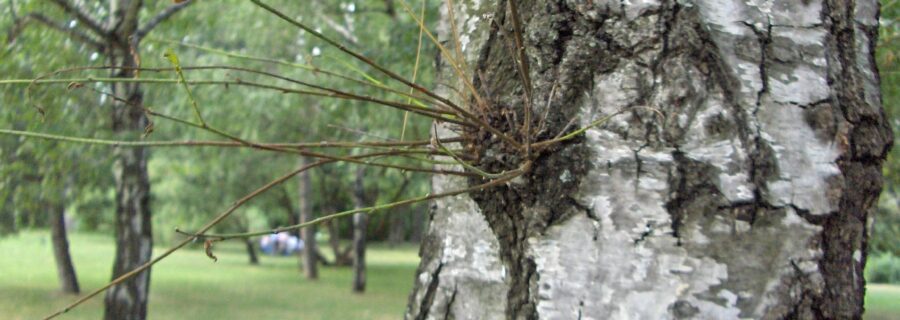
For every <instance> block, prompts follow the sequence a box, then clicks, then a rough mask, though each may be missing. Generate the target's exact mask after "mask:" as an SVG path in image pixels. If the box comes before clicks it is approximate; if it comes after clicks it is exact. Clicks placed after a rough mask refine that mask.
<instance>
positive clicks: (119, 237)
mask: <svg viewBox="0 0 900 320" xmlns="http://www.w3.org/2000/svg"><path fill="white" fill-rule="evenodd" d="M141 5H142V3H141V1H140V0H116V1H112V2H110V12H111V14H110V17H111V19H110V21H109V24H108V25H109V28H110V29H111V30H113V32H112V34H113V35H114V36H112V37H111V38H110V40H109V43H108V44H107V47H108V48H109V49H108V50H109V54H108V56H107V58H108V59H109V62H110V63H109V65H113V66H120V67H124V68H134V67H137V66H138V62H137V61H136V58H137V56H136V54H137V50H138V48H137V47H136V46H137V43H136V42H134V43H132V39H133V38H132V37H133V36H134V34H135V31H136V30H137V26H138V12H139V11H140V7H141ZM113 76H114V77H121V78H132V77H134V70H133V69H119V70H114V71H113ZM111 89H112V94H114V95H115V96H116V97H119V98H121V99H124V101H118V100H114V101H113V102H112V104H113V116H112V125H113V131H114V132H116V133H117V134H118V135H120V136H123V140H136V139H137V138H138V137H139V136H140V134H141V133H142V132H144V129H145V127H147V125H148V124H149V120H148V119H147V117H146V115H145V114H144V111H143V110H142V107H143V93H142V92H141V89H140V86H139V85H138V84H128V83H118V84H112V88H111ZM115 156H116V162H115V165H114V168H113V174H114V175H115V181H116V227H115V228H116V255H115V261H114V262H113V274H112V278H117V277H119V276H121V275H123V274H125V273H127V272H129V271H131V270H133V269H135V268H137V267H139V266H140V265H142V264H144V263H146V262H148V261H149V260H150V258H151V255H152V250H153V234H152V230H151V226H150V223H151V219H150V180H149V178H148V176H147V158H148V152H147V151H146V150H145V149H144V148H117V149H116V150H115ZM149 290H150V269H147V270H146V271H144V272H142V273H140V274H139V275H137V276H135V277H133V278H131V279H129V280H127V281H125V282H123V283H121V284H118V285H116V286H113V287H112V288H110V289H109V290H108V291H107V292H106V299H105V302H106V309H105V314H104V318H105V319H110V320H112V319H119V320H121V319H145V318H146V317H147V297H148V293H149Z"/></svg>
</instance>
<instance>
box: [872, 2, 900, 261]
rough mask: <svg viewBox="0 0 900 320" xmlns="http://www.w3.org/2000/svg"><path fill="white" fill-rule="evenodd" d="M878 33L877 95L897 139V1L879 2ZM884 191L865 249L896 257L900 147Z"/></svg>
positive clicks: (899, 33) (899, 40) (899, 242)
mask: <svg viewBox="0 0 900 320" xmlns="http://www.w3.org/2000/svg"><path fill="white" fill-rule="evenodd" d="M881 6H882V7H881V30H880V33H879V39H878V40H879V41H878V48H877V50H876V58H877V61H878V68H879V70H880V74H881V94H882V97H883V105H884V109H885V112H887V116H888V119H890V121H891V127H893V128H894V136H900V135H898V134H900V61H898V59H900V24H898V21H897V19H898V17H900V1H897V0H882V1H881ZM884 176H885V184H884V185H885V188H884V192H882V193H881V200H880V202H879V210H878V211H877V214H876V217H875V225H874V226H873V230H872V234H871V237H870V238H869V249H870V250H871V251H872V252H874V253H876V254H880V253H892V254H893V255H897V256H900V211H898V207H897V203H898V201H900V194H898V192H900V148H897V147H894V148H893V149H892V150H891V153H890V154H889V155H888V161H887V162H886V163H885V164H884Z"/></svg>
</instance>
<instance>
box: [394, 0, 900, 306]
mask: <svg viewBox="0 0 900 320" xmlns="http://www.w3.org/2000/svg"><path fill="white" fill-rule="evenodd" d="M518 3H519V7H520V10H521V11H522V19H523V21H524V28H525V31H524V36H525V43H526V47H527V53H528V57H529V59H530V62H531V78H532V79H534V83H535V94H534V99H533V101H532V105H533V106H535V107H534V114H536V115H541V114H543V113H544V111H545V109H544V108H545V106H546V107H549V108H550V110H549V111H548V113H547V114H548V115H549V119H548V125H549V128H550V130H549V131H551V132H553V133H555V132H556V131H558V130H561V129H562V128H563V126H564V125H565V124H566V123H567V122H568V120H569V119H571V118H572V117H575V118H576V119H578V123H579V124H580V125H581V126H585V125H587V124H589V123H590V122H592V121H593V120H594V119H598V118H600V117H602V116H604V115H608V114H612V113H614V112H617V111H619V110H623V109H624V110H628V111H627V112H625V113H623V114H621V115H619V116H616V117H614V118H613V119H612V120H611V121H609V122H608V123H605V124H604V125H602V126H599V127H596V128H592V129H590V130H588V131H587V133H586V134H585V136H584V138H582V139H580V140H579V141H578V142H576V143H570V144H567V145H565V146H563V147H561V148H559V149H558V150H554V152H552V153H550V154H547V155H543V156H542V157H541V158H539V159H538V161H536V163H535V169H534V170H533V172H532V173H530V174H529V175H528V176H527V177H525V178H524V179H523V180H522V181H519V182H517V183H513V184H510V185H509V186H507V187H505V189H506V191H497V192H488V193H486V194H482V195H461V196H456V197H452V198H445V199H440V200H438V201H436V202H435V204H434V211H433V213H432V216H431V221H430V226H429V229H428V234H427V236H426V238H425V240H424V244H423V247H422V251H421V255H422V258H423V259H422V263H421V265H420V267H419V271H418V274H417V276H416V285H415V289H414V292H413V293H412V294H411V296H410V303H409V306H408V309H407V313H406V317H407V318H409V319H447V318H456V319H507V318H528V319H739V318H760V319H781V318H800V319H833V318H840V319H848V318H849V319H852V318H859V317H860V316H861V314H862V297H863V286H864V280H863V279H862V268H863V265H864V260H865V252H866V251H865V242H866V237H867V225H866V224H867V221H868V220H869V219H870V217H871V215H870V213H871V210H872V206H873V204H874V201H875V200H876V199H877V196H878V192H879V191H880V189H881V176H880V168H881V163H882V161H883V159H884V157H885V155H886V150H887V149H888V148H889V146H890V144H891V141H892V137H891V133H890V129H889V127H888V125H887V123H886V121H885V119H884V113H883V110H882V107H881V101H880V99H881V98H880V92H879V89H878V81H879V80H878V76H877V70H876V67H875V63H874V58H873V52H872V51H871V50H872V49H873V48H874V43H875V39H874V37H875V35H876V34H877V11H878V8H877V5H878V4H877V2H876V1H874V0H866V1H862V0H860V1H827V0H804V1H799V0H794V1H790V0H777V1H763V0H749V1H739V0H690V1H689V0H682V1H658V0H639V1H604V0H594V1H577V0H567V1H547V0H534V1H520V2H518ZM506 6H507V3H506V2H505V1H496V2H491V1H479V0H466V1H459V3H457V4H456V7H455V10H454V15H455V17H456V19H457V20H456V26H457V27H458V29H459V30H458V31H459V32H460V34H461V35H462V36H461V39H460V40H461V41H460V42H461V44H462V49H463V52H464V54H465V55H466V60H467V61H468V64H469V65H470V66H472V67H473V68H477V69H478V70H479V72H481V73H482V74H484V76H483V78H482V79H478V80H477V82H478V84H479V86H480V89H481V90H482V91H483V93H484V94H485V95H486V96H488V97H489V100H490V101H492V102H493V103H495V104H494V105H492V106H496V107H498V108H502V107H503V106H507V107H509V108H512V109H515V108H521V105H522V104H521V92H522V87H521V84H520V82H519V81H518V79H519V78H518V76H516V74H515V69H514V68H510V66H513V65H512V64H511V62H509V61H513V57H512V54H511V52H509V50H504V49H503V48H512V46H513V45H512V39H511V35H510V33H511V28H510V27H509V23H508V22H507V20H509V19H508V17H509V12H508V10H507V9H506V8H507V7H506ZM442 10H443V17H444V21H443V22H442V25H441V28H442V34H443V37H444V39H446V40H447V43H450V44H451V45H452V42H453V40H452V39H451V37H450V36H449V34H450V33H449V31H448V30H449V28H450V24H449V23H448V22H447V21H446V19H447V17H448V14H447V8H446V7H445V8H443V9H442ZM501 33H505V34H506V36H503V35H500V34H501ZM504 41H505V43H504ZM501 51H503V52H501ZM503 57H506V58H505V59H507V61H502V60H503V59H504V58H503ZM442 70H443V72H444V76H445V77H447V78H450V71H449V70H450V68H449V67H447V66H446V64H445V65H443V66H442ZM447 82H451V81H450V80H448V81H447ZM554 88H555V89H554ZM460 90H464V89H463V88H462V87H460ZM517 102H518V103H517ZM554 130H556V131H554ZM443 134H449V132H447V131H444V133H443ZM486 154H488V156H492V155H491V154H490V153H486ZM433 184H434V189H435V190H434V192H435V193H439V192H442V191H445V190H451V189H458V188H463V187H466V186H468V185H469V182H468V181H465V179H460V178H451V177H436V178H434V180H433ZM498 208H499V209H498ZM504 248H505V249H504Z"/></svg>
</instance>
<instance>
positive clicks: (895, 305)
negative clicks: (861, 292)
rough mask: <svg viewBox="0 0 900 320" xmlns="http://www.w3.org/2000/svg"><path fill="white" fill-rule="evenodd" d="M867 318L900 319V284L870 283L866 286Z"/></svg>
mask: <svg viewBox="0 0 900 320" xmlns="http://www.w3.org/2000/svg"><path fill="white" fill-rule="evenodd" d="M864 318H865V319H866V320H897V319H900V286H897V285H887V284H869V285H868V286H866V314H865V317H864Z"/></svg>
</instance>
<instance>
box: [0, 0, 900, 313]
mask: <svg viewBox="0 0 900 320" xmlns="http://www.w3.org/2000/svg"><path fill="white" fill-rule="evenodd" d="M198 2H199V3H197V4H195V5H194V6H193V7H192V8H190V9H188V10H186V11H184V12H183V13H182V14H181V15H179V16H176V17H173V18H172V19H171V20H169V21H166V22H165V23H164V24H161V25H160V26H159V27H158V29H157V30H155V31H154V32H153V35H152V37H150V38H148V39H146V40H145V41H144V43H143V44H142V47H141V55H142V58H143V64H144V66H146V67H154V66H156V67H167V66H170V65H169V62H168V61H167V60H166V59H165V58H164V57H163V54H164V53H165V52H166V51H167V50H170V49H171V50H173V51H174V52H176V53H177V54H178V56H179V58H180V60H181V61H182V63H184V64H190V65H224V64H228V65H241V66H247V67H253V68H261V69H266V68H272V69H274V70H279V71H280V72H284V73H286V74H289V75H291V76H294V77H297V78H302V79H309V80H313V81H316V82H317V83H324V84H328V85H329V86H333V87H338V86H341V85H347V84H345V83H342V82H340V79H338V80H334V79H332V78H327V77H323V76H322V75H320V74H317V73H316V72H310V71H309V70H305V69H302V68H294V67H293V66H290V65H277V66H273V65H272V63H271V62H266V61H256V60H251V59H246V58H247V57H250V56H255V57H265V58H267V59H275V60H278V61H281V62H287V63H291V64H296V65H312V66H315V67H317V68H322V69H333V70H341V71H342V72H344V73H357V74H361V75H362V76H366V75H367V74H366V70H363V69H360V68H361V67H360V66H358V65H356V64H354V63H353V62H352V61H349V60H346V58H344V57H341V56H340V55H339V54H338V52H337V51H336V50H335V49H334V48H331V47H328V46H327V45H325V44H324V43H322V42H321V41H318V40H315V39H313V38H311V37H308V36H304V35H303V34H302V33H298V32H297V31H296V30H295V29H291V28H286V27H285V26H284V24H283V22H281V21H277V20H274V19H271V17H270V16H268V15H267V14H265V13H263V12H260V10H258V9H255V8H254V7H253V6H252V5H250V4H248V3H247V2H244V1H227V2H225V3H218V2H212V1H208V2H204V1H198ZM273 2H275V3H279V4H280V5H282V7H291V4H295V3H294V2H292V1H281V2H278V1H273ZM898 2H900V1H898V0H882V16H881V23H882V28H881V32H880V39H879V46H878V50H877V58H878V63H879V67H880V70H881V81H882V83H881V84H882V94H883V97H884V107H885V109H886V111H887V112H888V114H889V117H890V118H891V119H892V120H891V123H892V125H893V127H894V128H895V134H896V133H897V132H898V131H897V129H900V120H898V119H897V116H898V112H900V51H898V49H900V25H898V23H897V17H898V14H900V3H898ZM98 3H100V2H98ZM387 3H390V1H374V0H370V1H359V2H342V1H310V3H309V4H308V5H306V7H305V8H304V10H293V11H295V12H296V13H297V14H298V15H299V16H298V18H299V19H301V20H302V21H304V22H307V23H310V24H312V25H315V26H321V28H322V29H324V30H326V31H328V32H331V33H334V34H336V35H338V36H339V37H342V39H343V40H345V41H347V42H349V43H352V44H353V46H354V48H356V49H359V50H361V51H363V52H364V53H365V54H366V55H368V56H371V57H374V58H375V59H377V61H379V62H380V63H383V64H384V65H386V66H388V67H390V68H391V69H392V70H395V71H397V72H398V73H401V74H412V73H413V71H414V70H417V73H418V76H419V77H420V79H421V81H420V83H428V84H431V85H435V84H434V83H433V82H432V81H431V79H433V74H432V65H433V63H434V59H435V56H436V53H435V49H434V48H433V47H432V46H427V45H426V46H423V47H422V51H421V52H419V53H418V54H417V51H418V39H417V35H418V26H417V25H416V23H415V22H414V21H413V20H412V19H411V18H410V17H409V16H407V15H405V14H404V13H403V12H399V11H401V10H399V9H398V8H393V9H391V8H389V7H387V6H386V4H387ZM424 3H426V4H427V5H426V11H425V12H426V13H427V14H426V17H427V21H430V23H429V25H430V26H433V25H435V23H436V21H437V15H438V9H437V8H438V6H439V1H427V2H424ZM169 4H170V3H169V2H168V1H157V2H147V4H146V6H147V7H148V8H147V9H146V10H144V11H145V13H144V14H146V15H148V16H149V15H152V13H153V12H154V11H159V10H162V9H163V8H165V7H166V6H168V5H169ZM96 9H97V10H102V8H101V7H99V5H98V7H97V8H96ZM391 10H394V11H391ZM26 12H41V13H43V14H45V15H46V16H48V17H51V18H54V19H61V20H62V21H69V25H68V26H64V27H68V28H75V26H76V25H77V22H76V21H74V20H71V19H69V20H65V18H64V17H65V14H64V13H63V12H61V11H60V10H59V9H58V8H56V7H55V6H52V5H48V4H47V3H46V1H25V0H19V1H4V2H3V3H0V29H3V30H6V31H7V32H6V37H0V38H3V39H4V42H3V44H2V46H3V48H2V49H0V50H2V51H0V74H2V75H3V76H2V77H3V78H6V79H33V78H35V77H37V76H39V75H42V74H46V73H49V72H52V71H55V70H60V69H63V68H67V67H72V66H98V65H103V64H104V61H103V59H102V58H98V54H97V53H96V52H93V51H92V50H91V47H90V46H85V45H83V44H81V43H79V42H77V41H73V40H71V39H70V37H69V35H67V34H64V33H61V32H59V31H58V30H52V29H51V28H45V27H41V26H38V25H31V26H28V27H27V28H21V30H16V26H17V23H16V18H17V17H16V14H18V15H19V16H21V15H22V14H23V13H26ZM13 31H15V32H13ZM184 44H191V45H194V46H185V45H184ZM417 59H418V60H421V65H422V66H421V67H419V68H416V66H415V65H416V64H415V61H416V60H417ZM101 74H102V73H101ZM189 76H190V77H195V78H204V77H213V76H225V77H228V76H231V75H229V74H227V73H223V72H221V71H209V72H206V73H203V72H197V73H189ZM244 79H249V77H248V78H244ZM100 87H101V86H99V85H98V88H100ZM144 90H145V97H144V99H145V103H146V104H147V105H148V106H152V107H153V108H154V109H156V110H163V111H166V112H170V113H173V114H179V115H189V113H190V110H189V109H188V108H186V107H185V106H186V104H187V98H186V96H185V94H184V92H182V91H181V90H177V89H175V88H173V86H152V85H147V86H145V89H144ZM194 94H195V96H196V99H197V101H202V104H203V105H204V112H205V117H207V120H208V121H209V122H211V123H217V124H219V125H221V126H223V127H224V128H227V129H229V130H230V132H233V133H235V134H238V135H240V136H243V137H248V138H252V139H254V140H259V141H319V140H325V139H328V140H356V141H366V140H367V139H369V140H376V139H383V138H385V137H389V138H397V137H399V135H400V134H401V131H402V132H403V133H402V134H403V135H404V136H405V138H406V139H411V140H415V139H427V138H428V137H429V136H430V133H429V131H428V128H429V122H428V121H427V120H425V119H420V118H415V117H410V118H408V119H407V120H408V121H406V120H404V119H405V117H404V115H403V114H402V113H399V112H384V111H383V110H381V109H370V108H366V107H365V106H363V105H362V104H358V105H352V104H353V103H348V102H346V101H339V100H327V99H313V98H302V97H296V96H287V95H280V94H273V93H271V92H262V91H251V90H239V89H225V90H222V88H202V87H198V88H196V89H195V92H194ZM373 94H374V93H373ZM105 99H106V98H105V97H104V96H102V95H99V94H97V93H96V92H92V91H90V90H72V88H65V87H64V86H61V87H52V88H51V87H47V88H43V87H42V88H39V89H34V90H33V91H32V92H29V90H26V89H24V87H15V88H13V87H2V88H0V127H2V128H15V129H18V130H29V131H40V132H54V133H58V134H68V135H77V136H89V137H109V136H111V135H110V133H109V132H108V131H109V130H108V129H107V128H108V127H109V122H110V120H109V119H108V118H109V117H108V115H107V114H106V112H105V111H103V110H101V109H100V108H91V107H89V106H91V105H103V104H104V103H107V102H108V101H106V100H105ZM250 101H252V103H250ZM348 104H351V105H349V106H348ZM297 105H304V107H303V108H298V107H297ZM36 106H42V107H41V108H43V109H46V110H42V111H41V112H38V111H37V110H36V108H37V107H36ZM298 124H299V125H298ZM150 134H151V137H152V138H153V139H159V140H171V139H195V140H202V139H208V138H210V136H209V135H208V134H207V133H203V132H199V131H198V130H192V129H189V128H185V127H182V126H177V125H173V124H172V123H166V122H162V121H160V122H158V123H154V128H153V132H152V133H150ZM898 149H900V148H895V149H894V150H893V151H892V153H891V157H890V158H889V161H888V163H887V164H886V166H885V177H886V180H885V182H886V183H885V189H884V192H883V193H882V196H881V199H880V203H879V211H878V215H877V218H876V220H875V225H874V228H873V229H872V230H873V232H872V236H871V238H870V248H869V260H868V264H867V268H866V278H867V281H868V282H869V286H868V290H867V297H866V309H867V312H866V318H867V319H896V318H900V304H898V303H896V302H897V301H900V150H898ZM151 152H152V155H151V158H150V159H151V160H150V163H149V173H150V180H151V185H152V195H151V199H152V200H151V201H152V211H153V228H154V233H153V237H154V241H155V252H154V253H155V254H158V253H161V252H162V251H163V250H165V248H167V247H168V246H169V245H171V244H172V243H173V242H174V241H176V240H178V239H180V237H181V235H179V234H177V233H176V232H174V230H175V229H176V228H182V229H190V228H191V227H196V226H198V225H200V224H202V223H203V222H205V221H207V220H209V219H211V218H212V217H213V216H214V215H215V214H216V213H217V212H218V211H220V210H221V209H222V208H223V207H225V206H227V205H228V204H229V203H231V202H233V201H234V200H235V199H237V198H239V197H241V196H242V195H244V194H246V193H247V192H249V191H252V190H253V189H254V188H255V187H257V186H259V185H261V184H263V183H265V182H266V181H268V180H269V179H272V178H273V177H275V176H277V175H279V174H280V173H281V172H284V171H287V170H289V169H290V168H292V167H294V166H296V165H297V164H298V163H299V161H300V160H298V159H297V158H295V157H286V156H282V155H275V154H266V153H260V152H253V151H249V150H239V149H215V148H183V149H178V148H165V149H163V148H160V149H153V150H152V151H151ZM111 154H112V152H111V148H109V147H103V146H84V145H73V144H67V143H63V142H48V141H40V140H34V139H21V138H14V137H8V136H2V137H0V253H2V258H0V317H2V318H5V319H7V318H8V319H33V318H40V317H43V316H46V315H47V314H49V313H51V312H53V311H55V310H57V309H59V308H62V307H64V306H65V305H67V304H68V303H70V302H71V301H73V300H74V299H75V298H76V296H75V295H70V294H64V293H62V292H60V290H59V281H58V279H57V273H56V268H55V265H54V262H53V252H52V243H51V239H50V232H49V230H48V228H49V217H50V216H51V215H50V213H51V212H60V211H62V212H65V215H66V222H67V226H68V227H69V242H70V250H71V254H72V259H73V262H74V267H75V270H76V273H77V277H78V281H79V283H80V285H81V287H82V291H90V290H93V289H94V288H97V287H100V286H102V285H104V284H105V283H106V282H108V281H109V278H110V272H111V267H110V266H111V265H112V260H113V252H114V245H115V244H114V241H115V239H114V237H113V228H114V221H113V217H114V213H115V203H114V201H115V200H114V196H115V193H114V189H113V187H112V186H113V185H114V182H113V181H112V175H111V174H110V168H111V166H112V165H113V164H112V157H111ZM419 160H421V159H419ZM411 161H417V160H416V159H412V160H411ZM359 175H360V174H359V173H358V172H357V170H356V168H355V166H353V165H348V164H338V165H335V166H331V167H328V168H326V169H322V170H315V171H313V172H312V173H311V174H310V177H309V179H310V181H311V184H312V186H313V188H312V190H311V192H309V193H306V196H308V197H309V198H308V200H309V201H310V203H311V204H312V209H313V212H315V213H316V214H317V215H321V214H323V213H328V212H335V211H341V210H346V209H349V208H352V207H353V206H354V201H355V200H356V199H354V196H355V193H354V191H355V190H354V188H355V185H354V184H355V183H357V182H358V181H357V180H358V176H359ZM363 175H364V176H365V177H366V178H367V179H365V181H364V182H363V186H362V189H363V190H364V194H365V196H364V197H365V198H367V200H369V201H370V202H373V203H374V202H385V201H390V200H391V199H397V198H399V197H401V196H413V195H418V194H423V193H427V192H428V191H429V190H430V182H429V176H428V175H426V174H414V173H402V172H397V171H392V170H380V169H369V170H367V171H366V172H364V173H363ZM299 189H300V186H299V185H298V183H288V184H286V185H285V186H284V187H280V188H278V189H276V190H273V191H272V192H269V193H268V194H266V195H264V196H262V197H261V198H260V199H257V200H254V201H253V202H252V203H250V204H249V205H247V206H246V207H245V208H244V209H241V210H240V211H239V212H237V213H236V214H235V216H234V217H233V219H231V220H229V222H228V223H226V224H225V225H223V226H221V227H220V228H219V229H217V230H218V231H219V232H243V231H248V230H265V229H269V228H273V227H277V226H282V225H288V224H293V223H296V220H292V219H296V216H297V214H298V211H299V210H300V203H301V199H299V198H300V197H302V196H303V194H304V193H302V192H300V190H299ZM428 214H429V208H428V206H427V204H425V203H422V204H417V205H413V206H408V207H403V208H397V209H391V210H385V211H384V212H380V213H377V214H373V215H371V217H370V221H369V224H368V227H367V231H368V232H367V239H366V240H367V241H368V242H369V245H368V249H367V250H368V251H367V257H368V260H367V263H366V267H367V280H368V282H367V286H366V290H365V292H363V293H352V292H351V285H352V281H353V270H352V268H350V267H348V266H347V265H346V259H347V254H348V253H347V252H348V250H347V248H349V247H350V238H351V234H352V232H353V230H352V228H353V225H352V223H351V221H350V219H349V218H347V219H340V220H337V221H335V222H334V223H331V224H328V225H325V226H322V227H320V228H319V236H318V237H317V239H318V241H317V243H318V246H319V251H320V252H321V254H322V258H323V259H324V261H325V262H327V263H328V265H322V266H321V267H320V273H321V274H320V277H319V279H318V280H308V279H306V278H305V277H304V275H303V272H302V270H303V269H302V267H303V266H302V264H301V263H300V262H301V260H300V259H299V257H298V256H297V255H289V256H272V255H264V254H261V253H257V254H258V257H257V260H258V261H257V263H255V264H254V263H251V260H252V259H251V253H250V252H249V251H248V248H247V246H246V244H245V243H243V242H240V241H228V242H225V243H221V244H217V245H216V247H215V255H216V257H217V259H218V260H217V261H216V262H213V261H212V260H210V259H209V258H207V256H206V254H205V253H204V250H203V246H202V244H197V245H195V246H192V247H190V248H189V249H188V250H182V251H179V252H176V253H175V254H174V255H173V256H172V257H171V258H169V259H167V260H166V261H163V262H161V263H160V264H158V265H156V266H154V267H153V269H152V277H151V279H152V280H151V289H150V298H149V301H150V306H149V318H151V319H176V318H177V319H246V318H261V319H288V318H300V319H396V318H400V317H402V314H403V310H404V309H405V307H406V303H407V298H408V294H409V292H410V290H411V289H412V285H413V281H414V279H415V276H416V275H415V270H416V266H417V264H418V241H419V240H420V239H421V237H422V234H423V231H424V230H423V229H424V227H425V225H426V220H427V217H428ZM257 243H258V242H257V239H254V240H253V242H252V244H253V245H254V246H255V245H256V244H257ZM341 262H344V263H341ZM341 264H344V265H341ZM102 304H103V300H102V298H99V297H98V298H97V299H93V300H91V301H89V302H88V303H87V304H86V305H84V306H82V307H80V308H78V309H75V310H73V311H71V312H70V313H68V314H66V315H64V317H63V319H97V318H99V317H101V315H102V312H103V306H102Z"/></svg>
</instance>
